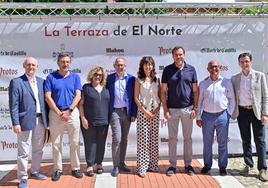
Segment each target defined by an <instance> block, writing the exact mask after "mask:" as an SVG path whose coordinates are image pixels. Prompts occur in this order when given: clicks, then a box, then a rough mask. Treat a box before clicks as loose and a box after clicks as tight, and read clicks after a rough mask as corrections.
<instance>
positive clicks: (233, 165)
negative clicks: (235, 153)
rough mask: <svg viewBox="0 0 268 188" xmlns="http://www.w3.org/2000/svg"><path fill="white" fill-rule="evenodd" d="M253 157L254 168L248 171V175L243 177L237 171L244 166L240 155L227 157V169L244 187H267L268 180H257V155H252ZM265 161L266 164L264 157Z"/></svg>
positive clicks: (267, 160)
mask: <svg viewBox="0 0 268 188" xmlns="http://www.w3.org/2000/svg"><path fill="white" fill-rule="evenodd" d="M253 159H254V168H253V170H252V171H250V174H249V176H248V177H244V176H241V175H240V174H239V171H240V170H241V169H243V168H244V159H243V158H242V157H234V158H229V159H228V167H227V170H228V172H229V173H231V174H232V175H233V176H234V177H235V178H236V179H237V180H238V181H239V182H240V183H241V184H243V185H244V186H245V187H246V188H268V182H262V181H261V180H259V177H258V174H259V171H258V170H257V157H253ZM266 162H267V164H268V159H266Z"/></svg>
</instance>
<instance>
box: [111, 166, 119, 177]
mask: <svg viewBox="0 0 268 188" xmlns="http://www.w3.org/2000/svg"><path fill="white" fill-rule="evenodd" d="M118 174H119V169H118V167H117V166H115V167H114V168H113V170H112V172H111V176H113V177H117V176H118Z"/></svg>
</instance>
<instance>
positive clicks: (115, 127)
mask: <svg viewBox="0 0 268 188" xmlns="http://www.w3.org/2000/svg"><path fill="white" fill-rule="evenodd" d="M114 68H115V73H113V74H110V75H109V76H108V79H107V89H108V90H109V92H110V106H109V111H110V124H111V128H112V157H113V166H114V168H113V170H112V173H111V175H112V176H114V177H116V176H118V174H119V170H120V171H125V172H130V170H129V168H128V167H127V166H126V164H125V157H126V150H127V141H128V133H129V128H130V124H131V122H134V121H135V120H136V116H137V106H136V104H135V101H134V85H135V77H134V76H132V75H130V74H127V73H126V61H125V59H124V58H123V57H118V58H116V60H115V63H114Z"/></svg>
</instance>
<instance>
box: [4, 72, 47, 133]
mask: <svg viewBox="0 0 268 188" xmlns="http://www.w3.org/2000/svg"><path fill="white" fill-rule="evenodd" d="M36 81H37V86H38V97H39V102H40V108H41V113H42V122H43V125H44V127H45V128H47V126H48V124H47V122H48V120H47V109H46V108H47V107H46V103H45V96H44V86H43V85H44V80H43V79H42V78H40V77H36ZM8 95H9V110H10V116H11V121H12V125H13V126H14V125H20V126H21V130H22V131H28V130H33V129H34V128H35V127H36V100H35V97H34V93H33V90H32V88H31V85H30V83H29V81H28V78H27V77H26V75H25V74H24V75H22V76H20V77H18V78H14V79H12V80H11V81H10V84H9V93H8Z"/></svg>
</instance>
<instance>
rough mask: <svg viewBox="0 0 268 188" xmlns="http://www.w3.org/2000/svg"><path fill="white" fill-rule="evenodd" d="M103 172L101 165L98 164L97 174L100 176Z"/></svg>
mask: <svg viewBox="0 0 268 188" xmlns="http://www.w3.org/2000/svg"><path fill="white" fill-rule="evenodd" d="M103 171H104V169H103V167H102V165H101V164H98V165H97V174H102V173H103Z"/></svg>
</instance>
